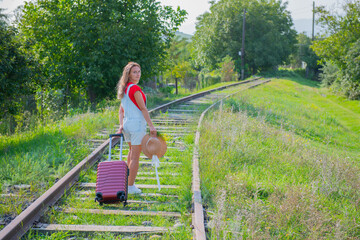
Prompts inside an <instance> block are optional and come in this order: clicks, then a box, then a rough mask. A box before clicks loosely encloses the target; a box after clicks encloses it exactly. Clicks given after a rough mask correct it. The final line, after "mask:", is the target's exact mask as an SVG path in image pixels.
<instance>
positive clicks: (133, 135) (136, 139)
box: [123, 119, 146, 145]
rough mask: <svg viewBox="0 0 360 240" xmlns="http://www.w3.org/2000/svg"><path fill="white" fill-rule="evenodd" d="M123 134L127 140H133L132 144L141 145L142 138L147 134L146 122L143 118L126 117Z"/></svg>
mask: <svg viewBox="0 0 360 240" xmlns="http://www.w3.org/2000/svg"><path fill="white" fill-rule="evenodd" d="M123 134H124V137H125V142H131V145H141V140H142V139H143V137H144V136H145V135H146V122H145V121H144V120H142V119H126V120H125V121H124V129H123Z"/></svg>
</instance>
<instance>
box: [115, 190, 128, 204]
mask: <svg viewBox="0 0 360 240" xmlns="http://www.w3.org/2000/svg"><path fill="white" fill-rule="evenodd" d="M116 196H117V198H118V199H119V200H120V202H123V201H125V199H126V198H125V192H124V191H118V192H117V193H116Z"/></svg>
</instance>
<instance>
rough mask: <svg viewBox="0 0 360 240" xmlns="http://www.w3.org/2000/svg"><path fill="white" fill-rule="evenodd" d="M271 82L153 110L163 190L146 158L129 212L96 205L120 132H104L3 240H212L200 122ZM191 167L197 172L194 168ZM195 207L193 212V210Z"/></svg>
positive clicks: (248, 83)
mask: <svg viewBox="0 0 360 240" xmlns="http://www.w3.org/2000/svg"><path fill="white" fill-rule="evenodd" d="M268 81H269V80H264V79H261V78H256V79H252V80H249V81H244V82H241V83H236V84H232V85H228V86H226V87H221V88H218V89H214V90H211V91H206V92H202V93H199V94H194V95H191V96H188V97H185V98H182V99H179V100H175V101H173V102H170V103H167V104H164V105H162V106H159V107H157V108H154V109H152V110H151V111H149V112H150V114H151V115H152V120H153V122H154V124H155V125H156V128H157V130H158V131H159V132H161V133H162V134H164V135H165V136H166V138H167V140H168V152H167V153H166V155H165V156H166V157H165V159H161V160H160V161H161V164H160V165H161V167H160V169H159V175H160V181H161V183H162V184H164V185H162V189H161V191H158V190H157V186H156V185H155V183H156V180H155V178H154V176H155V175H154V171H153V168H152V167H151V163H150V160H149V159H146V158H140V169H139V174H138V177H137V186H139V187H140V188H141V189H142V190H143V194H141V195H140V196H130V197H129V200H128V206H126V207H122V205H104V206H101V207H100V206H99V205H98V204H96V203H94V202H93V199H94V195H95V190H94V188H95V182H96V163H97V162H98V161H99V160H100V159H102V158H103V154H104V153H106V150H107V149H108V144H109V140H105V139H107V136H108V135H109V133H113V132H114V131H115V129H116V128H117V126H114V128H112V129H107V130H104V131H102V132H100V133H98V134H97V135H98V138H97V139H91V140H89V144H90V145H91V147H92V148H94V151H93V152H92V153H91V154H90V155H89V156H87V157H86V158H85V159H84V160H83V161H82V162H80V163H79V164H78V165H77V166H76V167H75V168H73V169H72V170H71V171H70V172H69V173H67V174H66V175H65V176H64V177H63V178H62V179H60V180H59V181H58V182H57V183H56V184H54V186H53V187H51V188H50V189H49V190H48V191H47V192H45V193H44V194H43V195H42V196H41V197H40V198H39V199H37V200H36V201H35V202H33V203H32V204H31V205H30V206H29V207H28V208H27V209H25V211H23V212H22V213H21V214H20V215H19V216H18V217H16V218H15V219H14V220H13V221H12V222H11V223H10V224H9V225H7V226H6V227H5V228H4V229H3V230H2V231H1V232H0V239H19V238H21V237H22V236H23V235H24V234H25V233H26V232H27V231H29V229H31V231H30V234H28V235H27V236H28V237H29V236H31V238H34V239H36V238H37V237H36V234H37V233H39V232H40V233H41V232H50V233H52V232H55V233H58V232H60V231H63V232H72V233H76V234H78V233H79V235H76V236H82V235H84V234H86V235H89V234H95V235H96V234H97V235H96V236H99V234H100V235H101V234H106V235H109V234H110V235H109V239H111V238H112V237H113V236H114V235H111V234H117V235H118V234H126V235H130V236H131V237H134V238H139V239H146V238H147V237H149V236H150V235H152V237H154V238H156V237H160V236H159V235H154V234H159V233H161V234H163V236H165V237H171V238H175V239H180V238H182V239H187V238H188V237H189V236H188V234H189V232H190V234H191V235H192V234H193V236H194V239H206V231H205V224H204V213H203V207H202V199H201V191H200V174H199V166H198V152H197V144H198V142H199V139H200V133H199V129H200V126H201V120H202V118H203V117H204V114H205V113H206V112H207V111H208V110H209V109H210V108H212V107H213V106H215V105H216V103H218V102H220V101H221V100H222V99H224V98H226V97H228V96H230V95H231V94H234V93H237V92H239V91H242V90H245V89H248V88H251V87H255V86H258V85H260V84H263V83H266V82H268ZM161 112H166V113H161ZM196 125H197V130H195V128H196ZM195 131H196V133H195ZM194 133H195V136H196V137H195V143H194V144H193V143H192V140H191V139H192V138H191V137H190V138H189V136H191V135H192V134H194ZM117 143H118V139H117V140H115V141H113V144H114V145H115V144H117ZM125 151H126V148H125ZM192 151H193V152H192ZM112 154H113V159H116V157H117V158H118V151H116V150H114V151H113V152H112ZM105 155H106V154H105ZM125 156H126V152H125V154H124V157H125ZM105 158H106V157H105ZM191 162H192V168H191V167H189V166H191V165H190V163H191ZM85 170H86V172H85ZM187 171H188V172H187ZM191 171H192V175H193V178H192V180H191V179H189V178H186V176H184V175H186V174H187V175H190V174H191ZM191 181H192V182H191ZM190 185H192V187H190ZM65 193H67V194H65ZM191 198H192V200H191ZM59 199H60V201H59ZM190 202H192V206H189V205H190ZM49 206H52V207H51V208H49ZM190 208H191V209H192V210H190ZM90 216H91V218H90V219H89V217H90ZM94 219H95V220H94ZM96 219H99V220H98V221H96ZM104 219H105V220H104ZM189 221H191V227H192V228H193V231H192V230H191V229H190V226H189V225H190V224H189ZM109 224H110V225H109ZM191 231H192V233H191ZM80 233H81V234H82V235H81V234H80ZM74 239H77V238H74Z"/></svg>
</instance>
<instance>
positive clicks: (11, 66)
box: [0, 9, 35, 119]
mask: <svg viewBox="0 0 360 240" xmlns="http://www.w3.org/2000/svg"><path fill="white" fill-rule="evenodd" d="M1 12H2V9H0V119H2V118H4V117H5V116H6V115H14V114H16V113H17V112H18V111H19V109H20V108H21V107H22V105H23V98H24V96H26V95H27V94H30V93H32V92H33V91H34V85H33V81H32V80H33V76H34V72H33V68H34V67H35V63H34V62H33V61H32V59H31V57H30V56H28V55H26V54H25V53H24V52H23V51H22V48H21V44H20V43H19V42H18V41H17V39H16V29H15V28H13V27H11V26H8V24H7V22H6V16H5V15H4V14H2V13H1Z"/></svg>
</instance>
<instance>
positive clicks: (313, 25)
mask: <svg viewBox="0 0 360 240" xmlns="http://www.w3.org/2000/svg"><path fill="white" fill-rule="evenodd" d="M314 32H315V1H313V19H312V34H311V36H312V40H313V41H314V39H315V37H314Z"/></svg>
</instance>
